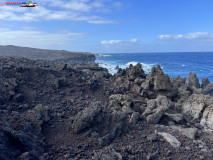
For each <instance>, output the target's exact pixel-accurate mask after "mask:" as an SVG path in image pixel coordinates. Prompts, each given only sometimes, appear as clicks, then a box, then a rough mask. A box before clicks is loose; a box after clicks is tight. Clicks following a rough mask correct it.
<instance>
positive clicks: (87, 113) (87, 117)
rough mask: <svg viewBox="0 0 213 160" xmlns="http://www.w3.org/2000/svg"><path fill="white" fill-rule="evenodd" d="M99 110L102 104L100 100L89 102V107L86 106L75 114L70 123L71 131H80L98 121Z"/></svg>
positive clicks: (99, 118) (99, 119)
mask: <svg viewBox="0 0 213 160" xmlns="http://www.w3.org/2000/svg"><path fill="white" fill-rule="evenodd" d="M101 111H102V106H101V103H100V102H95V103H91V105H90V107H88V108H86V109H85V110H83V111H81V112H79V113H78V114H77V115H76V117H75V119H74V122H73V124H72V128H73V132H75V133H79V132H80V131H82V130H84V129H85V128H88V127H90V126H91V125H92V124H94V123H100V122H101V116H100V113H101Z"/></svg>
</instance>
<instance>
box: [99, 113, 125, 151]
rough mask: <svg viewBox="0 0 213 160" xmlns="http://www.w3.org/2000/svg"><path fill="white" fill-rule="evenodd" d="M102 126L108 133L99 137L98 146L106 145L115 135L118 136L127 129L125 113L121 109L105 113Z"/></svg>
mask: <svg viewBox="0 0 213 160" xmlns="http://www.w3.org/2000/svg"><path fill="white" fill-rule="evenodd" d="M105 116H106V117H107V120H104V122H105V123H103V125H104V128H105V129H107V131H108V133H107V134H106V135H105V136H103V137H101V138H100V139H99V145H100V147H103V146H106V145H108V144H109V143H110V142H111V141H112V140H113V139H114V138H115V137H117V136H120V135H121V134H122V133H123V132H125V131H126V130H127V129H128V123H127V114H126V113H125V112H121V111H115V110H113V111H112V113H110V114H108V115H105Z"/></svg>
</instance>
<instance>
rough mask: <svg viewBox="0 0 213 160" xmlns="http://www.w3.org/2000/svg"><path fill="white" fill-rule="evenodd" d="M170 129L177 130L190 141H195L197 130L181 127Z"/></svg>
mask: <svg viewBox="0 0 213 160" xmlns="http://www.w3.org/2000/svg"><path fill="white" fill-rule="evenodd" d="M171 128H172V129H174V130H177V131H178V132H180V133H181V134H182V135H184V136H186V137H188V138H190V139H195V136H196V134H197V132H198V129H197V128H183V127H181V126H172V127H171Z"/></svg>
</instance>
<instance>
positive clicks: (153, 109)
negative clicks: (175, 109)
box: [142, 96, 171, 124]
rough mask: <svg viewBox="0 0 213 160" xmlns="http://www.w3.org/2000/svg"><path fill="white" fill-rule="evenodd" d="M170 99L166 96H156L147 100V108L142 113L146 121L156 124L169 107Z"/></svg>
mask: <svg viewBox="0 0 213 160" xmlns="http://www.w3.org/2000/svg"><path fill="white" fill-rule="evenodd" d="M170 104H171V101H170V100H169V99H167V97H166V96H158V97H157V99H155V100H149V101H148V102H147V108H146V110H145V111H144V113H143V115H142V116H143V117H145V118H146V120H147V122H148V123H153V124H157V123H158V122H159V121H160V119H161V117H162V116H163V115H164V113H165V112H166V111H167V110H168V109H169V108H170Z"/></svg>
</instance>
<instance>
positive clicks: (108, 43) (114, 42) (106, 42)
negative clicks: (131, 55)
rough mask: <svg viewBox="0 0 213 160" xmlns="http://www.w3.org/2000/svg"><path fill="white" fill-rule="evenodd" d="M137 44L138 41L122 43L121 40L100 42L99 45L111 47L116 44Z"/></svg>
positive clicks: (134, 39)
mask: <svg viewBox="0 0 213 160" xmlns="http://www.w3.org/2000/svg"><path fill="white" fill-rule="evenodd" d="M137 42H139V39H137V38H132V39H130V40H128V41H122V40H109V41H107V40H104V41H101V44H102V45H111V44H118V43H120V44H133V43H137Z"/></svg>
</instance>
